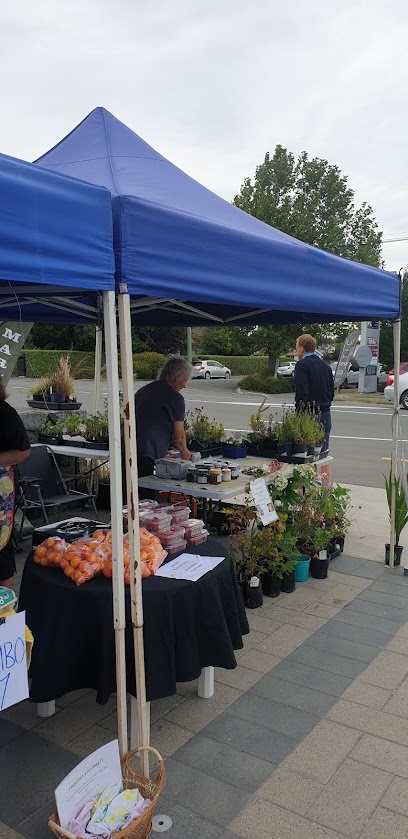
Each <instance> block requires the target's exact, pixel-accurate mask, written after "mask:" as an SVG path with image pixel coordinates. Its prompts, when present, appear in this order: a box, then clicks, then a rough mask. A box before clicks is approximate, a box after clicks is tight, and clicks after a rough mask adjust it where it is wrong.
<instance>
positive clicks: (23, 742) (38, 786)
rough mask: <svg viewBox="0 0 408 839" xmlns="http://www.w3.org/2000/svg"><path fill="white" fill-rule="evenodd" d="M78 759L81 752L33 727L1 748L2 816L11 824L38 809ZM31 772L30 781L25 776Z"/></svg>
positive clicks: (14, 824) (18, 821)
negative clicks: (44, 735) (66, 747)
mask: <svg viewBox="0 0 408 839" xmlns="http://www.w3.org/2000/svg"><path fill="white" fill-rule="evenodd" d="M77 763H78V757H77V755H75V754H73V752H70V751H68V750H67V749H63V748H61V747H60V746H58V745H56V744H55V743H51V742H50V741H49V740H46V739H44V738H43V737H39V736H38V735H37V734H36V733H34V732H33V731H25V732H24V734H22V735H21V736H20V737H16V738H15V739H13V740H11V741H10V742H9V743H8V744H7V745H5V746H4V747H3V748H2V749H1V750H0V788H1V789H2V790H7V795H4V794H3V795H2V796H1V798H0V820H1V821H3V822H5V824H9V825H10V826H11V827H17V825H18V824H19V823H20V822H21V821H23V819H25V818H28V817H29V816H31V815H32V813H34V812H36V810H38V809H39V808H40V807H42V806H43V805H44V804H45V803H46V802H47V801H49V800H50V798H51V795H52V793H53V791H54V789H55V787H56V786H58V784H59V782H60V781H61V780H62V779H63V778H64V777H65V775H67V774H68V772H70V771H71V769H73V767H74V766H75V765H76V764H77ZM28 769H29V772H30V781H29V783H28V784H27V783H25V784H24V793H22V779H24V778H26V777H27V770H28Z"/></svg>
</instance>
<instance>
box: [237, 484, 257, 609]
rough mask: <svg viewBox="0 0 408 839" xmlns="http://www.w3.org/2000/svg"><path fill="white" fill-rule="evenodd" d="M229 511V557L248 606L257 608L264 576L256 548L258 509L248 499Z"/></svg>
mask: <svg viewBox="0 0 408 839" xmlns="http://www.w3.org/2000/svg"><path fill="white" fill-rule="evenodd" d="M228 512H230V514H231V515H230V521H229V528H230V536H229V545H230V556H231V560H232V562H233V565H234V567H235V572H236V575H237V579H238V584H239V587H240V589H241V592H242V597H243V600H244V604H245V606H247V608H248V609H258V608H259V606H262V603H263V594H262V583H261V579H260V578H261V575H262V574H264V573H265V567H264V566H263V565H261V564H260V563H259V551H258V547H257V542H256V539H257V534H258V532H259V531H258V522H257V514H256V510H255V508H251V506H250V501H249V498H248V497H247V498H246V499H245V505H243V506H241V507H238V508H233V509H231V510H229V511H228Z"/></svg>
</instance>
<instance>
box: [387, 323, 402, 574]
mask: <svg viewBox="0 0 408 839" xmlns="http://www.w3.org/2000/svg"><path fill="white" fill-rule="evenodd" d="M393 333H394V406H393V411H392V449H391V509H390V568H392V567H393V566H394V549H395V507H396V492H395V478H396V473H397V458H398V415H399V408H400V404H399V369H400V355H401V321H400V320H396V321H395V322H394V324H393Z"/></svg>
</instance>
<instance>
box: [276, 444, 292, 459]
mask: <svg viewBox="0 0 408 839" xmlns="http://www.w3.org/2000/svg"><path fill="white" fill-rule="evenodd" d="M278 449H279V454H287V455H288V456H289V457H290V455H291V454H293V450H294V445H293V443H279V446H278Z"/></svg>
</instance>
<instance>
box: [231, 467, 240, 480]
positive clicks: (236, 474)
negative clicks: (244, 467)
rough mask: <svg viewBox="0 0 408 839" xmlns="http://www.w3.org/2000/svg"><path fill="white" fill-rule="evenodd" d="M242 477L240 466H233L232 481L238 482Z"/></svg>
mask: <svg viewBox="0 0 408 839" xmlns="http://www.w3.org/2000/svg"><path fill="white" fill-rule="evenodd" d="M239 476H240V471H239V466H231V481H236V480H237V478H239Z"/></svg>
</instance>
